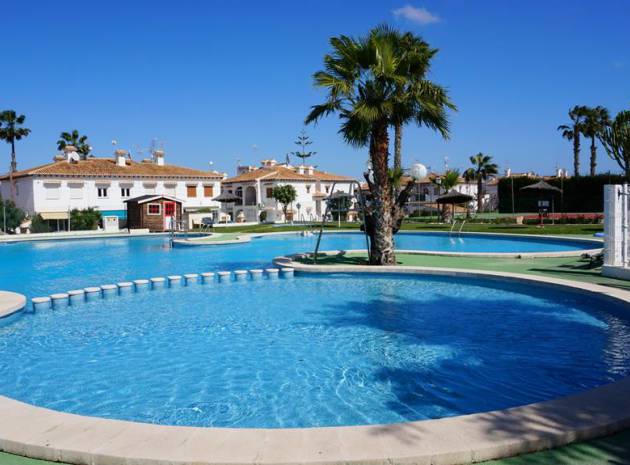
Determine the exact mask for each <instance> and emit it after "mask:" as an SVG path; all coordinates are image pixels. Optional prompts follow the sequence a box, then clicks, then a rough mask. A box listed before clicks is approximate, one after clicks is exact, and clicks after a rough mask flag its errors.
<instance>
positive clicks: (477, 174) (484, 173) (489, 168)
mask: <svg viewBox="0 0 630 465" xmlns="http://www.w3.org/2000/svg"><path fill="white" fill-rule="evenodd" d="M470 163H471V164H472V165H473V166H472V168H468V169H467V170H466V171H464V179H466V181H473V180H476V181H477V211H478V212H481V210H482V209H483V194H484V193H483V182H484V181H485V180H486V179H488V177H490V176H493V175H495V174H497V173H498V167H497V165H496V164H495V163H492V157H491V156H490V155H484V154H483V153H481V152H479V153H478V154H477V155H473V156H471V157H470Z"/></svg>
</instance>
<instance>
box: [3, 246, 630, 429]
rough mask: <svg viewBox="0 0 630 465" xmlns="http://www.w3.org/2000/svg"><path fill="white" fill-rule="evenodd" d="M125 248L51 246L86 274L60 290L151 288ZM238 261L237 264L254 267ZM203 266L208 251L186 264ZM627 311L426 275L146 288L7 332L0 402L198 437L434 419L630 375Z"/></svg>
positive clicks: (158, 254) (42, 315) (159, 260)
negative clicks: (97, 250)
mask: <svg viewBox="0 0 630 465" xmlns="http://www.w3.org/2000/svg"><path fill="white" fill-rule="evenodd" d="M131 242H133V243H134V247H140V246H141V247H148V248H149V249H150V248H151V247H155V258H154V261H151V260H149V259H143V261H141V262H140V265H141V266H147V267H151V266H154V265H155V266H156V267H159V272H156V273H153V274H159V273H163V272H164V271H165V270H166V269H165V268H164V267H166V266H167V264H166V263H165V262H166V261H167V259H166V258H164V257H166V256H170V255H168V253H167V252H165V251H164V250H163V249H162V248H161V247H162V246H161V245H160V244H159V242H152V243H151V242H150V241H149V243H147V242H146V241H142V242H134V241H131ZM141 244H142V245H141ZM150 244H152V245H150ZM41 246H42V245H39V247H41ZM130 246H131V244H130V242H127V243H121V244H119V245H118V247H119V248H121V250H118V253H117V254H114V255H113V256H109V255H108V259H107V260H101V261H91V259H93V258H94V256H93V255H91V254H92V252H90V254H88V253H87V251H85V250H84V251H80V249H79V251H78V252H76V255H73V256H71V257H65V256H64V255H63V254H61V253H59V251H57V265H58V266H59V264H60V263H63V262H65V263H72V264H74V265H75V266H77V268H75V270H74V271H75V272H76V274H77V277H76V278H74V281H72V279H71V278H58V279H68V281H67V282H65V281H62V282H63V283H64V284H65V286H63V287H62V288H69V287H77V285H78V284H79V282H81V283H82V282H83V280H84V279H87V278H89V280H90V281H91V282H93V281H94V279H93V277H91V276H87V277H86V276H84V271H87V272H91V271H90V270H91V268H99V269H100V271H101V272H103V273H112V272H114V271H117V272H119V273H120V274H121V275H134V276H137V275H138V274H140V275H143V274H145V275H146V273H141V272H139V271H142V270H136V269H131V268H128V266H131V265H126V264H124V263H125V262H122V261H121V259H120V257H121V256H124V253H123V250H125V251H126V249H125V247H130ZM64 247H66V246H63V247H62V248H64ZM53 248H54V247H53ZM110 248H111V247H110ZM110 248H107V249H110ZM46 250H50V249H43V250H41V249H40V252H44V251H46ZM68 250H69V251H70V250H72V249H71V248H68ZM173 253H179V251H175V252H173ZM184 253H188V252H184ZM261 253H262V252H261ZM148 255H151V254H148ZM187 256H188V257H189V260H192V257H195V256H196V255H194V254H191V255H187ZM114 257H116V260H114ZM240 260H244V258H238V256H237V257H235V261H234V262H233V263H232V264H233V265H238V266H239V267H240V266H244V265H243V263H241V261H240ZM250 260H251V261H246V263H247V264H250V263H252V261H254V262H255V261H256V260H263V258H262V257H259V258H256V257H253V258H251V259H250ZM114 261H115V262H116V263H115V264H112V262H114ZM209 263H211V261H210V259H209V258H208V257H204V255H203V254H202V255H201V258H200V259H199V263H194V262H191V263H189V264H188V265H189V266H188V268H187V269H188V270H190V268H194V267H192V266H190V265H193V264H199V268H206V267H207V266H208V264H209ZM27 265H28V266H38V265H39V266H40V267H41V266H43V264H39V263H38V262H37V261H34V262H31V263H28V264H27ZM180 266H181V265H180V264H177V265H176V266H175V265H174V268H175V269H174V270H173V271H178V270H179V269H180ZM41 269H42V270H43V271H44V272H45V273H49V275H50V276H54V273H52V272H48V271H46V270H47V268H41ZM151 270H152V271H155V268H152V269H151ZM120 274H119V275H120ZM627 310H628V309H627V308H626V307H622V306H621V304H614V303H611V302H610V301H602V300H597V299H595V298H591V297H585V296H584V295H581V294H576V293H571V292H568V291H558V290H552V289H549V288H543V287H538V286H523V285H517V284H513V283H507V282H501V281H491V280H475V279H462V278H449V277H428V276H418V277H404V276H391V275H390V276H386V275H373V276H369V277H365V276H359V275H341V274H337V275H332V276H308V275H303V276H296V277H295V278H294V279H278V280H262V281H258V282H255V281H252V282H231V283H212V284H207V285H201V284H198V285H194V286H191V287H177V288H173V289H163V290H153V291H145V292H143V293H138V294H132V295H128V296H120V297H113V298H110V299H106V300H102V301H98V302H90V303H83V304H79V305H77V306H74V307H71V308H68V309H65V310H61V309H60V310H43V311H38V312H36V313H34V314H25V315H24V316H22V318H20V319H18V320H16V321H15V322H13V323H11V324H10V325H5V326H0V394H2V395H6V396H10V397H13V398H16V399H20V400H23V401H26V402H29V403H33V404H35V405H39V406H44V407H49V408H53V409H57V410H61V411H66V412H73V413H78V414H84V415H94V416H100V417H105V418H119V419H128V420H134V421H141V422H150V423H159V424H177V425H194V426H219V427H270V428H276V427H309V426H332V425H356V424H374V423H392V422H400V421H410V420H419V419H426V418H437V417H444V416H451V415H457V414H465V413H472V412H479V411H487V410H492V409H498V408H505V407H511V406H515V405H522V404H526V403H530V402H535V401H540V400H545V399H550V398H554V397H557V396H562V395H567V394H571V393H574V392H578V391H582V390H584V389H588V388H592V387H595V386H599V385H602V384H605V383H608V382H611V381H614V380H616V379H619V378H620V377H623V376H626V375H628V373H629V372H630V352H629V350H630V349H629V348H630V322H629V321H628V319H627ZM624 313H626V314H624Z"/></svg>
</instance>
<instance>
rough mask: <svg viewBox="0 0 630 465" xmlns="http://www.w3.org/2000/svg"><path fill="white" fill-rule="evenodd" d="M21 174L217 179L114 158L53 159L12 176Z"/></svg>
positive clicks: (207, 174) (205, 173)
mask: <svg viewBox="0 0 630 465" xmlns="http://www.w3.org/2000/svg"><path fill="white" fill-rule="evenodd" d="M25 176H70V177H74V176H77V177H78V176H80V177H90V176H94V177H107V176H113V177H121V178H128V177H169V178H177V177H193V178H210V179H221V178H222V176H221V175H220V174H218V173H216V172H210V171H201V170H195V169H192V168H185V167H183V166H176V165H163V166H159V165H156V164H154V163H139V162H136V161H131V160H127V166H124V167H123V166H118V165H116V162H115V161H114V159H110V158H88V159H87V160H80V161H78V162H73V163H68V162H67V161H65V160H62V161H55V162H52V163H48V164H46V165H41V166H37V167H35V168H31V169H28V170H22V171H18V172H16V173H15V174H14V176H13V177H14V178H22V177H25ZM7 179H9V175H8V174H5V175H2V176H0V180H7Z"/></svg>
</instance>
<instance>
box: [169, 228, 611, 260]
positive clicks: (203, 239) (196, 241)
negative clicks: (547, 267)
mask: <svg viewBox="0 0 630 465" xmlns="http://www.w3.org/2000/svg"><path fill="white" fill-rule="evenodd" d="M357 232H358V233H361V231H357V230H355V229H341V230H324V232H323V233H324V234H348V233H357ZM301 233H302V231H275V232H262V233H243V234H241V235H238V236H237V237H236V238H235V239H226V240H212V241H208V240H207V239H208V237H209V236H211V235H214V236H219V237H220V236H221V235H222V234H224V233H211V234H208V235H207V236H199V237H191V238H189V239H175V240H173V245H176V246H178V245H181V246H186V247H195V246H198V247H201V246H217V245H228V244H241V243H246V242H251V240H252V239H254V238H258V237H265V236H278V235H299V234H301ZM314 234H317V232H315V233H314ZM397 234H401V235H412V234H439V235H445V236H451V237H452V238H453V239H457V237H459V236H488V237H493V236H494V237H502V238H510V237H517V238H518V237H522V238H529V239H543V240H550V241H554V240H555V241H558V242H561V241H574V242H597V243H601V244H602V247H603V240H602V239H600V238H597V237H572V236H563V235H552V234H514V233H495V232H461V233H450V232H448V231H410V230H401V231H399V232H398V233H397ZM602 247H598V248H593V249H580V250H568V251H563V252H447V251H438V250H418V249H410V250H407V249H397V250H396V253H406V254H414V255H436V256H447V257H449V256H450V257H488V258H560V257H577V256H580V255H583V254H588V255H597V254H600V253H601V252H602V251H603V248H602ZM358 251H359V250H352V252H358ZM346 252H350V251H346Z"/></svg>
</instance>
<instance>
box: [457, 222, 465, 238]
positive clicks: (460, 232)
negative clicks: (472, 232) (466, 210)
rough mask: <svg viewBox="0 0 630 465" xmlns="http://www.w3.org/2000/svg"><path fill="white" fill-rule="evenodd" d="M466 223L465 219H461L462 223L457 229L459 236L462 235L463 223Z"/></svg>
mask: <svg viewBox="0 0 630 465" xmlns="http://www.w3.org/2000/svg"><path fill="white" fill-rule="evenodd" d="M465 224H466V220H463V221H462V225H461V226H460V227H459V231H458V232H457V235H459V236H461V235H462V229H464V225H465Z"/></svg>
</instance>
